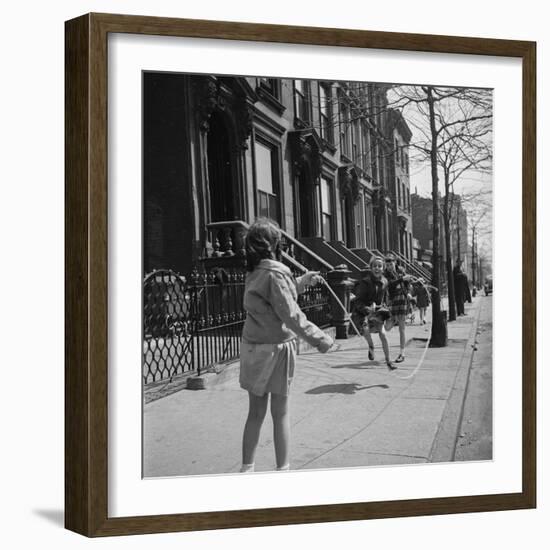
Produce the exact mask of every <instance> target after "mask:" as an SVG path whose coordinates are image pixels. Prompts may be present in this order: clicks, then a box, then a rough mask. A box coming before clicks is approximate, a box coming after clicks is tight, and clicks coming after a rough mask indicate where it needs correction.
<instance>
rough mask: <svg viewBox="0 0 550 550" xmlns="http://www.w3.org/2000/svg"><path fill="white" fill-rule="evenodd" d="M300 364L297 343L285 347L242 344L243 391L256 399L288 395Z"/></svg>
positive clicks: (289, 342)
mask: <svg viewBox="0 0 550 550" xmlns="http://www.w3.org/2000/svg"><path fill="white" fill-rule="evenodd" d="M295 363H296V340H290V341H288V342H284V343H282V344H251V343H248V342H244V341H243V342H241V370H240V375H239V383H240V385H241V388H243V389H245V390H247V391H249V392H250V393H253V394H254V395H259V396H262V395H265V394H266V393H276V394H279V395H288V393H289V390H290V383H291V382H292V378H293V376H294V366H295Z"/></svg>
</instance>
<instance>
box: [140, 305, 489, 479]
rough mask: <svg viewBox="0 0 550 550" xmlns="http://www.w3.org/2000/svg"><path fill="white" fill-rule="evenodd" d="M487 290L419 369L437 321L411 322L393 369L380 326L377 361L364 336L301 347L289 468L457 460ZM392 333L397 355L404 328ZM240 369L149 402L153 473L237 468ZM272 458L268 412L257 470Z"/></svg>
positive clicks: (147, 465)
mask: <svg viewBox="0 0 550 550" xmlns="http://www.w3.org/2000/svg"><path fill="white" fill-rule="evenodd" d="M484 299H485V298H483V297H481V296H480V297H477V298H475V299H474V302H473V304H471V305H469V304H466V313H467V316H465V317H460V318H458V319H457V320H456V321H454V322H452V323H449V325H448V333H449V345H448V346H447V347H445V348H428V349H427V352H426V355H425V358H424V361H423V362H422V364H421V365H420V368H418V370H417V371H415V369H416V367H417V366H418V364H419V361H420V359H421V356H422V354H423V352H424V349H425V347H426V345H427V339H428V337H429V335H430V325H429V324H427V325H424V326H421V325H418V324H417V325H412V326H411V325H407V339H408V343H407V347H406V349H405V355H406V360H405V362H404V363H401V364H399V369H398V370H397V371H395V372H394V373H390V372H389V371H388V369H387V368H386V366H385V363H384V361H383V354H382V349H381V345H380V341H379V338H378V336H377V335H374V342H375V346H376V360H375V361H374V362H370V361H368V359H367V347H366V343H365V341H364V340H363V339H362V338H359V337H353V338H350V339H348V340H339V341H338V342H339V343H341V348H340V350H338V351H336V352H329V353H327V354H320V353H318V352H315V351H310V352H306V353H304V354H301V355H299V356H298V359H297V365H296V372H295V378H294V380H293V383H292V387H291V401H290V412H291V469H293V470H294V469H304V468H315V469H318V468H334V467H340V468H342V467H349V466H369V465H381V464H384V465H390V464H412V463H418V462H440V461H450V460H452V459H453V457H454V449H455V443H456V436H457V430H458V427H459V423H460V419H461V411H462V405H463V401H464V393H465V391H466V387H467V378H468V372H469V368H470V365H471V360H472V353H473V349H474V342H475V337H476V331H477V322H478V318H479V311H480V307H481V304H482V300H484ZM427 318H428V319H431V315H429V314H428V316H427ZM417 322H418V317H417ZM388 340H389V343H390V348H391V349H390V353H391V356H392V358H395V357H396V356H397V354H398V353H399V345H398V343H399V333H398V330H397V328H394V329H392V331H391V332H390V333H389V338H388ZM413 372H415V374H414V375H413V376H411V377H410V378H406V377H407V376H409V375H410V374H412V373H413ZM238 374H239V367H238V362H236V363H233V364H231V365H228V366H227V368H225V369H224V370H223V371H222V372H221V373H220V374H218V375H216V376H215V379H214V380H212V381H210V383H209V384H208V387H207V389H206V390H200V391H192V390H185V389H183V390H181V391H179V392H177V393H174V394H172V395H169V396H167V397H164V398H162V399H158V400H156V401H153V402H151V403H148V404H146V405H145V406H144V418H143V428H144V429H143V442H144V475H145V477H157V476H176V475H180V476H181V475H194V474H220V473H230V472H237V471H238V470H239V468H240V464H241V441H242V430H243V426H244V422H245V419H246V415H247V410H248V394H247V392H245V391H244V390H242V389H241V388H240V387H239V384H238ZM274 468H275V455H274V449H273V439H272V423H271V419H270V416H269V413H268V415H267V417H266V421H265V424H264V426H263V429H262V435H261V437H260V443H259V447H258V452H257V454H256V471H267V470H273V469H274Z"/></svg>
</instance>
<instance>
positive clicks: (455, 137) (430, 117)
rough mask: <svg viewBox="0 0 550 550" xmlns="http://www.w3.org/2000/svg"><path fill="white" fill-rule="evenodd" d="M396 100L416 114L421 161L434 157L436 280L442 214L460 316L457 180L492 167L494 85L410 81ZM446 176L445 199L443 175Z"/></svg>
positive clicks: (450, 284) (436, 277)
mask: <svg viewBox="0 0 550 550" xmlns="http://www.w3.org/2000/svg"><path fill="white" fill-rule="evenodd" d="M392 95H393V96H394V100H393V103H394V105H397V106H399V107H400V108H402V109H408V111H409V112H411V107H413V109H412V113H413V116H412V117H408V118H407V121H408V123H409V124H410V125H412V126H413V127H414V128H415V136H416V139H415V141H414V143H412V144H411V145H412V146H413V147H414V148H415V150H416V151H417V155H416V160H417V161H418V160H420V161H425V160H427V159H429V161H430V165H431V179H432V201H433V257H432V263H433V284H434V286H437V287H438V288H440V286H441V285H440V282H441V281H440V273H441V256H440V224H439V214H440V212H441V214H442V216H441V217H442V220H443V229H444V241H445V251H446V254H445V256H446V257H445V267H446V274H447V288H448V294H449V319H450V320H451V321H452V320H454V319H456V303H455V299H454V298H455V296H454V279H453V250H452V239H451V231H452V226H453V224H452V215H453V211H454V208H453V207H454V202H455V198H456V196H457V195H456V193H455V184H456V183H457V182H458V181H459V180H460V179H461V178H462V177H463V176H464V174H466V173H469V172H471V171H478V172H485V173H487V172H489V171H490V169H491V160H492V153H491V150H492V149H491V131H492V97H491V93H490V91H488V90H482V89H470V88H443V87H436V86H404V87H396V88H394V89H393V90H392ZM440 173H441V176H442V180H443V200H442V201H441V199H440V186H439V174H440ZM438 309H439V308H438V307H437V304H436V302H435V301H434V308H433V315H434V318H433V323H434V325H435V327H436V328H435V330H434V331H433V332H432V338H434V337H436V334H437V332H438V331H439V330H440V329H441V324H440V322H439V321H438V316H439V311H438Z"/></svg>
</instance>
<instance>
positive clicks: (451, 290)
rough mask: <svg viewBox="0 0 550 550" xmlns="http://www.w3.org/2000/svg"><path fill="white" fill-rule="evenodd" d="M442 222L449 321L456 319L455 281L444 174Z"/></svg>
mask: <svg viewBox="0 0 550 550" xmlns="http://www.w3.org/2000/svg"><path fill="white" fill-rule="evenodd" d="M443 224H444V226H445V248H446V253H447V254H446V268H447V292H448V302H449V321H456V302H455V283H454V277H453V251H452V250H451V221H450V212H449V178H448V175H447V174H445V199H444V200H443Z"/></svg>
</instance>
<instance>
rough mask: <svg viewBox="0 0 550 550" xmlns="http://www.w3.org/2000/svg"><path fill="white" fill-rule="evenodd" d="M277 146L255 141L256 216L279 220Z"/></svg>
mask: <svg viewBox="0 0 550 550" xmlns="http://www.w3.org/2000/svg"><path fill="white" fill-rule="evenodd" d="M277 151H278V150H277V148H276V147H273V146H268V145H266V144H264V143H262V142H259V141H256V142H255V144H254V152H255V157H256V188H257V190H258V205H257V209H258V216H266V217H268V218H271V219H272V220H276V221H277V222H280V215H279V197H278V190H279V182H278V178H279V171H278V152H277Z"/></svg>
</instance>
